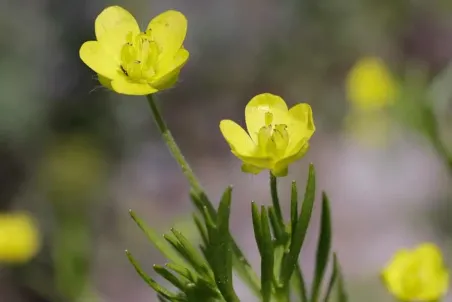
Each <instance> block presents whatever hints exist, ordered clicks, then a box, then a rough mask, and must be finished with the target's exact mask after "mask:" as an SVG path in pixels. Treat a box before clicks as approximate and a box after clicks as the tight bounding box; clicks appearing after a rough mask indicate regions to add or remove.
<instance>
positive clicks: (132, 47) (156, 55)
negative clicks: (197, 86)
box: [80, 6, 189, 95]
mask: <svg viewBox="0 0 452 302" xmlns="http://www.w3.org/2000/svg"><path fill="white" fill-rule="evenodd" d="M186 33H187V19H186V18H185V16H184V15H183V14H182V13H180V12H177V11H174V10H169V11H166V12H164V13H162V14H160V15H158V16H157V17H155V18H154V19H152V20H151V22H149V25H148V26H147V28H146V31H144V32H141V31H140V28H139V26H138V24H137V21H136V20H135V18H134V17H133V16H132V15H131V14H130V13H129V12H128V11H126V10H125V9H123V8H122V7H119V6H110V7H108V8H106V9H104V10H103V11H102V12H101V13H100V15H99V16H98V17H97V18H96V22H95V34H96V39H97V41H88V42H85V43H84V44H83V45H82V47H81V48H80V58H81V59H82V61H83V62H84V63H85V64H86V65H88V66H89V67H90V68H91V69H92V70H94V71H95V72H97V74H98V76H99V81H100V83H101V84H102V85H104V86H106V87H108V88H110V89H113V90H114V91H116V92H118V93H122V94H129V95H145V94H151V93H155V92H157V91H159V90H162V89H166V88H169V87H170V86H172V85H174V83H175V82H176V81H177V78H178V76H179V72H180V69H181V68H182V66H183V65H184V64H185V62H187V60H188V57H189V53H188V51H187V50H186V49H185V48H184V47H183V42H184V39H185V35H186Z"/></svg>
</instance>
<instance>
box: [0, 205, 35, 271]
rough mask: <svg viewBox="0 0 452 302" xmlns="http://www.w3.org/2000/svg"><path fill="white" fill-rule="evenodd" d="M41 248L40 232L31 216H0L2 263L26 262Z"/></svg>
mask: <svg viewBox="0 0 452 302" xmlns="http://www.w3.org/2000/svg"><path fill="white" fill-rule="evenodd" d="M39 248H40V238H39V231H38V228H37V226H36V224H35V222H34V220H33V219H32V218H31V217H30V216H29V215H27V214H25V213H9V214H0V263H23V262H26V261H28V260H30V259H31V258H33V257H34V256H35V255H36V253H37V252H38V250H39Z"/></svg>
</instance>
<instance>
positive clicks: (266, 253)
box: [261, 206, 274, 302]
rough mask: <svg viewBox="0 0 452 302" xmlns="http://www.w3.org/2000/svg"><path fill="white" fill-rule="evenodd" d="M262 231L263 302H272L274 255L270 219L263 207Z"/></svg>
mask: <svg viewBox="0 0 452 302" xmlns="http://www.w3.org/2000/svg"><path fill="white" fill-rule="evenodd" d="M261 229H262V254H261V288H262V301H263V302H270V300H271V295H272V284H273V265H274V254H273V242H272V238H271V232H270V225H269V218H268V214H267V209H266V208H265V206H262V207H261Z"/></svg>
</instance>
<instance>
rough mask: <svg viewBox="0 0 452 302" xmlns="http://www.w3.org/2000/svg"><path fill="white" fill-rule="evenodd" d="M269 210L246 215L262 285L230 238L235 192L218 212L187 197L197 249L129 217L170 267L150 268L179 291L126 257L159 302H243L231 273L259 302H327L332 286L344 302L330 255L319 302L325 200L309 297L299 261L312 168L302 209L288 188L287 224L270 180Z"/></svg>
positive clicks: (327, 222)
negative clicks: (193, 208)
mask: <svg viewBox="0 0 452 302" xmlns="http://www.w3.org/2000/svg"><path fill="white" fill-rule="evenodd" d="M270 186H271V195H272V205H271V206H264V205H262V206H261V207H260V208H259V207H258V206H257V205H256V203H254V202H252V204H251V212H252V218H253V219H252V220H253V227H254V234H255V237H256V243H257V246H258V249H259V252H260V256H261V277H260V280H259V278H258V276H257V275H256V273H255V272H254V271H253V269H252V268H251V265H250V264H249V262H248V261H247V260H246V258H245V256H244V255H243V253H242V251H241V250H240V248H239V247H238V245H237V244H236V242H235V241H234V239H233V238H232V236H231V234H230V232H229V215H230V207H231V194H232V188H231V187H228V188H227V189H226V190H225V192H224V193H223V196H222V198H221V201H220V204H219V206H218V210H215V208H214V207H213V206H212V203H211V202H210V201H209V199H208V198H207V196H206V195H205V194H204V193H196V192H194V191H192V192H191V194H190V195H191V200H192V201H193V203H194V205H195V206H196V208H197V210H198V212H199V214H195V215H194V217H193V218H194V222H195V224H196V226H197V228H198V231H199V233H200V235H201V238H202V244H200V246H199V249H198V248H196V247H195V246H194V245H193V244H192V243H191V242H189V240H188V239H187V238H186V237H184V235H183V234H182V233H181V232H179V231H177V230H175V229H171V233H169V234H165V235H164V236H163V238H162V237H161V236H158V235H157V234H156V232H155V231H153V230H152V229H150V228H148V227H146V226H145V225H144V223H143V221H142V220H140V219H139V218H138V217H137V216H136V214H135V213H133V212H131V213H130V214H131V216H132V218H133V219H134V221H135V222H136V223H137V224H138V226H139V227H140V228H141V229H142V230H143V231H144V232H145V233H146V235H147V236H148V238H149V239H150V241H151V242H152V243H153V244H154V245H155V246H156V247H157V248H158V249H159V250H160V251H161V252H162V253H163V254H164V255H165V257H166V258H167V259H168V260H169V261H170V262H169V263H167V264H166V265H165V266H159V265H154V270H155V272H156V273H157V274H159V275H160V276H162V277H163V278H164V279H166V280H168V281H169V282H170V283H171V284H172V285H174V287H175V288H176V289H177V292H172V291H170V290H168V289H166V288H164V287H163V286H161V285H160V284H158V283H157V282H156V281H155V280H154V279H152V278H151V277H150V276H148V275H147V274H146V273H145V272H144V271H143V270H142V269H141V268H140V266H139V265H138V264H137V262H136V260H135V259H134V258H133V256H132V255H131V253H130V252H128V251H126V253H127V256H128V257H129V260H130V261H131V263H132V264H133V266H134V267H135V269H136V271H137V272H138V274H139V275H140V276H141V277H142V278H143V280H144V281H146V282H147V284H149V286H150V287H152V288H153V289H154V290H155V291H156V292H157V293H158V297H159V299H160V301H192V302H199V301H228V302H229V301H232V302H235V301H240V299H239V297H238V296H237V294H236V292H235V290H234V287H233V278H232V274H233V273H232V272H233V270H234V271H235V272H236V273H237V274H238V275H239V276H240V277H241V279H242V281H243V282H245V283H246V284H247V285H248V286H249V287H250V289H251V290H253V291H254V293H255V294H256V295H257V296H259V297H261V300H262V301H264V302H269V301H284V302H286V301H292V300H291V295H293V294H295V295H297V296H298V300H297V301H302V302H308V301H309V302H317V301H319V300H320V301H329V300H330V297H331V296H332V292H333V287H334V285H335V284H337V286H336V287H337V301H339V302H345V301H347V296H346V294H345V291H344V285H343V279H342V275H341V272H340V268H339V264H338V261H337V257H336V255H335V254H333V257H332V259H333V271H332V274H331V276H330V277H329V281H328V283H327V285H326V290H325V295H324V296H323V298H322V299H321V293H322V283H323V280H324V277H325V272H326V268H327V264H328V261H329V259H330V253H331V251H330V250H331V217H330V208H329V201H328V198H327V196H326V194H325V193H323V195H322V214H321V230H320V236H319V240H318V246H317V255H316V265H315V272H314V276H313V283H312V288H311V291H310V294H308V293H307V290H306V284H305V281H304V277H303V273H302V270H301V268H300V265H299V261H298V260H299V255H300V252H301V248H302V246H303V242H304V238H305V236H306V233H307V230H308V227H309V223H310V219H311V215H312V210H313V206H314V200H315V186H316V185H315V170H314V166H313V165H310V167H309V177H308V181H307V184H306V191H305V194H304V199H303V203H302V205H301V209H299V201H298V190H297V184H296V182H293V183H292V189H291V210H290V220H289V221H288V222H287V223H285V222H284V218H283V215H282V213H281V208H280V203H279V198H278V192H277V182H276V178H275V177H273V176H271V182H270Z"/></svg>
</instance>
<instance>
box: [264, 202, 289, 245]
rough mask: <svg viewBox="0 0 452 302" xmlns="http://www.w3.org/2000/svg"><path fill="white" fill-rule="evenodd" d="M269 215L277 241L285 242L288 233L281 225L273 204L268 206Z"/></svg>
mask: <svg viewBox="0 0 452 302" xmlns="http://www.w3.org/2000/svg"><path fill="white" fill-rule="evenodd" d="M268 216H269V218H270V224H271V226H272V230H273V234H274V236H275V238H276V241H277V242H278V244H284V241H285V240H286V233H285V231H284V229H283V228H282V227H281V225H280V222H279V221H278V215H277V214H276V211H275V208H274V207H273V206H269V207H268Z"/></svg>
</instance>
